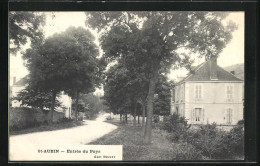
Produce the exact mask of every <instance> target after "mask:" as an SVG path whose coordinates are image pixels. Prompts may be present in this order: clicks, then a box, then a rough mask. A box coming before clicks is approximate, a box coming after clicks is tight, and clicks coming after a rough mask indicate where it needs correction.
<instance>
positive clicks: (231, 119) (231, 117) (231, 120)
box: [230, 109, 233, 124]
mask: <svg viewBox="0 0 260 166" xmlns="http://www.w3.org/2000/svg"><path fill="white" fill-rule="evenodd" d="M232 122H233V110H232V109H230V124H232Z"/></svg>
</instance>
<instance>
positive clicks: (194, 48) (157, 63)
mask: <svg viewBox="0 0 260 166" xmlns="http://www.w3.org/2000/svg"><path fill="white" fill-rule="evenodd" d="M86 15H87V21H86V25H88V26H90V27H91V28H94V29H97V30H99V31H100V32H101V34H102V35H101V45H102V49H103V50H104V52H105V53H104V57H105V59H106V60H108V61H109V60H110V61H111V60H115V59H122V60H123V61H125V64H128V65H127V66H128V67H129V68H131V69H132V70H139V69H140V71H144V74H145V76H146V78H147V79H148V80H149V86H148V87H149V90H148V97H147V121H146V131H147V132H146V133H145V142H146V143H150V142H151V130H152V117H153V100H154V93H155V84H156V83H157V81H158V77H159V74H160V73H167V72H169V69H170V68H171V67H172V66H175V67H178V66H182V67H186V68H187V69H190V66H191V60H190V56H189V55H187V54H184V53H182V54H179V53H178V50H179V49H181V48H183V49H186V50H188V51H189V52H190V53H195V54H196V53H198V54H199V55H200V56H204V57H207V58H211V57H217V56H218V55H219V53H220V52H221V51H222V50H223V48H224V47H225V45H226V44H227V43H228V42H229V41H230V39H231V37H232V34H231V33H232V31H233V30H234V29H235V28H236V26H235V25H234V23H232V22H230V23H228V24H227V25H223V24H222V21H223V20H224V19H225V18H226V16H227V13H224V12H188V11H187V12H178V11H177V12H168V11H164V12H91V13H86Z"/></svg>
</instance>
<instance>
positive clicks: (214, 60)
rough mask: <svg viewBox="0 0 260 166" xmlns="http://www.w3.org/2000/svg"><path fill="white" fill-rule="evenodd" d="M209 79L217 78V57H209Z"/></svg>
mask: <svg viewBox="0 0 260 166" xmlns="http://www.w3.org/2000/svg"><path fill="white" fill-rule="evenodd" d="M209 64H210V79H211V80H218V76H217V57H211V58H210V62H209Z"/></svg>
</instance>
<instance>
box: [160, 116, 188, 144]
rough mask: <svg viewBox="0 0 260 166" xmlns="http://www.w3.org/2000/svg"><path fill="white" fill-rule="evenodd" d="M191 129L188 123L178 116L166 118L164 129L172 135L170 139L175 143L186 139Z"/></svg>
mask: <svg viewBox="0 0 260 166" xmlns="http://www.w3.org/2000/svg"><path fill="white" fill-rule="evenodd" d="M189 128H190V125H188V123H187V121H186V120H185V119H184V118H183V117H179V115H177V114H173V115H170V116H169V117H166V118H165V119H164V122H163V125H162V129H164V130H166V131H168V132H169V133H171V136H170V137H169V139H170V140H171V141H173V142H177V141H179V140H180V139H183V138H184V137H186V135H187V131H188V129H189Z"/></svg>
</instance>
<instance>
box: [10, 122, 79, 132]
mask: <svg viewBox="0 0 260 166" xmlns="http://www.w3.org/2000/svg"><path fill="white" fill-rule="evenodd" d="M81 125H83V123H82V122H81V121H72V120H71V121H60V122H54V123H52V124H48V123H42V124H38V125H36V126H33V127H30V128H26V129H19V130H10V129H9V135H10V136H12V135H20V134H28V133H34V132H42V131H53V130H61V129H67V128H73V127H77V126H81Z"/></svg>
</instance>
